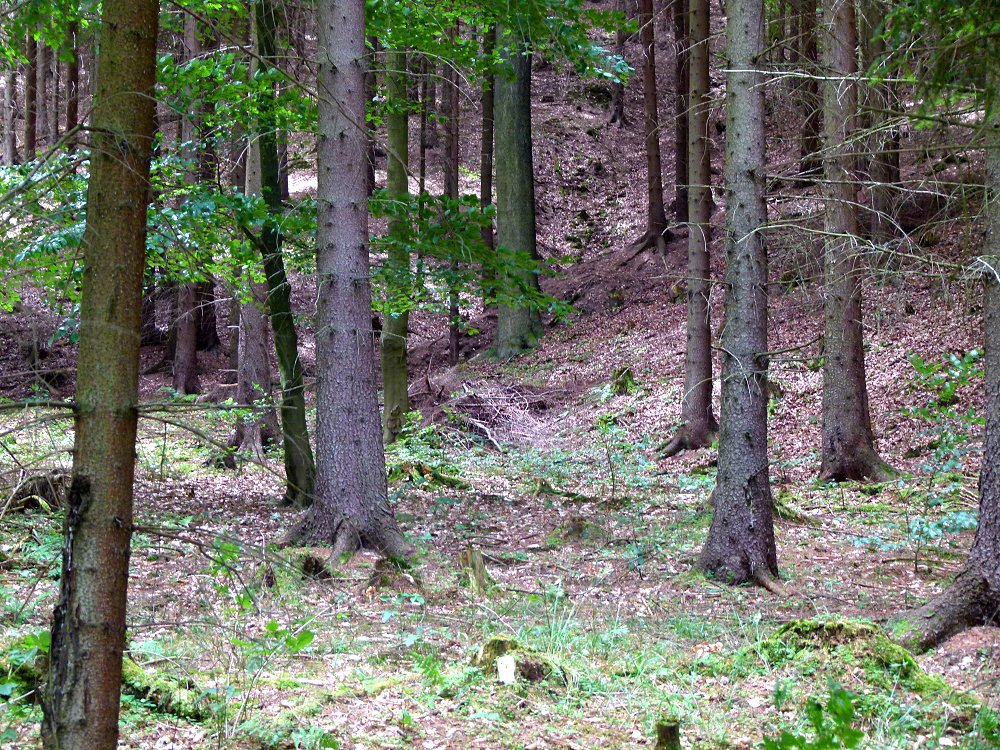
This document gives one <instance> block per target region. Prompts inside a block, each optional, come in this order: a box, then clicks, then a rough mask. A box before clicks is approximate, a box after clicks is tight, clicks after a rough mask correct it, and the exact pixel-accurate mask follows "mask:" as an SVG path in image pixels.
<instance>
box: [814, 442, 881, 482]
mask: <svg viewBox="0 0 1000 750" xmlns="http://www.w3.org/2000/svg"><path fill="white" fill-rule="evenodd" d="M843 454H844V455H841V456H835V457H830V456H824V457H823V464H822V466H821V467H820V471H819V476H820V479H822V480H823V481H825V482H864V481H868V482H888V481H890V480H892V479H895V478H896V477H897V476H898V474H899V472H897V471H896V470H895V469H894V468H893V467H892V466H890V465H889V464H887V463H886V462H885V461H883V460H882V458H881V457H880V456H879V455H878V453H876V452H875V450H874V449H872V448H863V449H859V450H856V451H843Z"/></svg>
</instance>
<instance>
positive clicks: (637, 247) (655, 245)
mask: <svg viewBox="0 0 1000 750" xmlns="http://www.w3.org/2000/svg"><path fill="white" fill-rule="evenodd" d="M673 238H674V233H673V232H671V231H670V230H669V229H663V230H659V229H649V230H647V231H646V233H645V234H644V235H642V236H641V237H640V238H639V239H637V240H636V241H635V242H633V243H632V244H631V245H629V251H630V252H632V253H633V256H634V255H635V254H638V253H641V252H642V251H644V250H655V251H656V252H658V253H662V254H664V255H666V253H667V243H668V242H670V240H672V239H673Z"/></svg>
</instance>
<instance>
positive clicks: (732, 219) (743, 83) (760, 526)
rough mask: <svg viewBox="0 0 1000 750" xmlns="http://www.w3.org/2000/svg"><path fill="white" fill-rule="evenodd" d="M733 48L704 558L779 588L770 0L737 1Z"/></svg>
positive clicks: (731, 576) (720, 573)
mask: <svg viewBox="0 0 1000 750" xmlns="http://www.w3.org/2000/svg"><path fill="white" fill-rule="evenodd" d="M728 10H729V19H728V23H727V25H726V49H727V51H728V54H729V59H730V64H729V67H730V71H729V73H728V74H727V93H726V119H727V127H726V194H727V199H726V206H727V207H728V209H727V211H726V320H725V333H724V334H723V341H722V350H723V355H722V422H721V430H720V435H719V472H718V476H717V479H716V484H715V490H714V492H713V493H712V505H713V508H714V513H713V515H712V525H711V527H710V528H709V531H708V539H707V540H706V541H705V548H704V549H703V550H702V553H701V558H700V559H699V565H700V566H701V568H702V569H703V570H705V571H706V572H707V573H709V574H711V575H712V576H714V577H715V578H716V579H718V580H720V581H725V582H727V583H732V584H736V583H750V582H753V583H757V584H758V585H761V586H764V587H766V588H769V589H776V588H778V584H777V582H776V577H777V575H778V561H777V552H776V550H775V545H774V525H773V520H772V499H771V484H770V479H769V476H768V463H767V366H768V362H767V355H766V354H765V352H766V351H767V249H766V246H765V243H764V236H763V227H764V224H765V223H766V221H767V207H766V204H765V202H764V189H765V176H766V169H765V153H764V122H765V117H764V86H763V84H764V76H763V75H762V73H761V71H760V69H759V67H760V64H761V57H762V56H763V54H764V50H765V44H764V2H763V0H730V2H729V8H728Z"/></svg>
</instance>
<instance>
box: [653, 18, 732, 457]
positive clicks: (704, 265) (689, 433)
mask: <svg viewBox="0 0 1000 750" xmlns="http://www.w3.org/2000/svg"><path fill="white" fill-rule="evenodd" d="M710 14H711V10H710V7H709V0H691V2H690V13H689V15H690V23H689V28H690V47H689V55H690V57H689V60H690V66H691V73H690V75H691V77H690V86H689V102H690V104H689V109H688V173H689V174H690V177H689V179H688V222H689V227H688V274H687V275H688V279H687V313H688V319H687V349H686V354H685V362H684V372H685V377H684V397H683V400H682V402H681V422H682V424H681V427H680V429H679V430H678V431H677V434H676V435H675V436H674V438H673V440H671V441H670V443H669V444H668V445H667V447H666V448H665V449H664V453H665V454H666V455H668V456H671V455H674V454H676V453H679V452H681V451H682V450H685V449H694V448H704V447H707V446H708V445H711V443H712V440H714V439H715V433H716V431H717V430H718V428H719V425H718V423H717V422H716V421H715V416H714V414H713V413H712V322H711V317H710V308H709V298H710V295H711V291H712V285H711V268H710V264H709V246H710V245H711V242H712V206H713V203H714V201H713V200H712V171H711V156H712V151H711V139H710V138H709V134H708V114H709V110H710V108H711V101H710V100H709V94H708V90H709V86H710V84H711V80H710V78H709V70H708V63H709V59H708V57H709V50H708V35H709V21H710Z"/></svg>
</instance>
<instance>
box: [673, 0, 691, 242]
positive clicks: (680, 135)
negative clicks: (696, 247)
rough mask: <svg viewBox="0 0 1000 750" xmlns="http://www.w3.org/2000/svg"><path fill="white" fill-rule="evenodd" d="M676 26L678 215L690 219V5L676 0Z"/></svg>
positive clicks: (676, 177) (676, 175)
mask: <svg viewBox="0 0 1000 750" xmlns="http://www.w3.org/2000/svg"><path fill="white" fill-rule="evenodd" d="M672 5H673V11H672V14H671V15H672V17H673V27H674V202H673V208H674V215H675V216H676V217H677V221H679V222H682V223H683V222H685V221H687V220H688V189H687V181H688V83H689V81H688V76H689V73H688V64H689V63H688V3H687V0H673V2H672Z"/></svg>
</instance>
